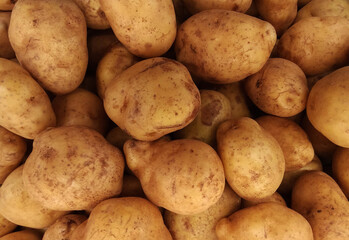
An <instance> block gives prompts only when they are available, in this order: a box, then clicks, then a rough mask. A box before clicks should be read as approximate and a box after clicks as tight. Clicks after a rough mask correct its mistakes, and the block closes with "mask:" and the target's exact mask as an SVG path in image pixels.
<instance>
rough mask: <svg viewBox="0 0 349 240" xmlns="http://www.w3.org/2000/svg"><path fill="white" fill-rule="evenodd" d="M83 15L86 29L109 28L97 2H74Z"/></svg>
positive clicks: (81, 0) (95, 0) (90, 0)
mask: <svg viewBox="0 0 349 240" xmlns="http://www.w3.org/2000/svg"><path fill="white" fill-rule="evenodd" d="M74 2H75V3H76V4H77V5H78V6H79V7H80V9H81V10H82V12H83V13H84V15H85V19H86V24H87V27H89V28H92V29H107V28H110V25H109V22H108V20H107V17H106V16H105V13H104V12H103V11H102V9H101V4H100V2H99V0H88V1H86V0H74Z"/></svg>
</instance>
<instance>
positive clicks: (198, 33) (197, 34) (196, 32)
mask: <svg viewBox="0 0 349 240" xmlns="http://www.w3.org/2000/svg"><path fill="white" fill-rule="evenodd" d="M194 34H195V36H197V37H198V38H201V36H202V34H201V31H200V30H199V29H196V31H195V33H194Z"/></svg>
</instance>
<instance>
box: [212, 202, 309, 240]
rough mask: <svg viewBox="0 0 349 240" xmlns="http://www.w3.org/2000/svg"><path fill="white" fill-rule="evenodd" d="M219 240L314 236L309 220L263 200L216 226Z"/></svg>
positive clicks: (293, 239)
mask: <svg viewBox="0 0 349 240" xmlns="http://www.w3.org/2000/svg"><path fill="white" fill-rule="evenodd" d="M216 233H217V236H218V239H219V240H235V239H248V240H261V239H265V240H281V239H285V240H286V239H287V240H313V239H314V238H313V232H312V230H311V227H310V225H309V223H308V222H307V220H306V219H305V218H304V217H302V215H300V214H299V213H297V212H295V211H293V210H292V209H290V208H287V207H286V206H283V205H281V204H278V203H261V204H258V205H256V206H252V207H248V208H244V209H242V210H239V211H237V212H235V213H233V214H232V215H230V216H229V217H228V218H223V219H222V220H220V221H219V222H218V224H217V226H216Z"/></svg>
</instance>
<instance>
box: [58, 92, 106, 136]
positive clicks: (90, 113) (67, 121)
mask: <svg viewBox="0 0 349 240" xmlns="http://www.w3.org/2000/svg"><path fill="white" fill-rule="evenodd" d="M52 107H53V110H54V111H55V114H56V118H57V126H85V127H89V128H92V129H94V130H96V131H98V132H99V133H100V134H102V135H103V134H105V132H106V131H107V128H108V123H109V120H108V116H107V114H106V113H105V111H104V107H103V102H102V100H101V99H100V98H99V97H97V96H96V95H95V94H93V93H91V92H89V91H87V90H84V89H82V88H78V89H76V90H74V91H73V92H71V93H68V94H66V95H61V96H56V97H55V98H54V99H53V101H52Z"/></svg>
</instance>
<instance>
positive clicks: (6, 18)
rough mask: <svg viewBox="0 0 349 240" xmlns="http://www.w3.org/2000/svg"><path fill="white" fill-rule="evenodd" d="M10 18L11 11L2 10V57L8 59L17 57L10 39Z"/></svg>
mask: <svg viewBox="0 0 349 240" xmlns="http://www.w3.org/2000/svg"><path fill="white" fill-rule="evenodd" d="M0 9H1V6H0ZM10 19H11V12H0V57H2V58H7V59H11V58H15V57H16V55H15V52H14V51H13V49H12V46H11V44H10V41H9V39H8V26H9V25H10Z"/></svg>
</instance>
